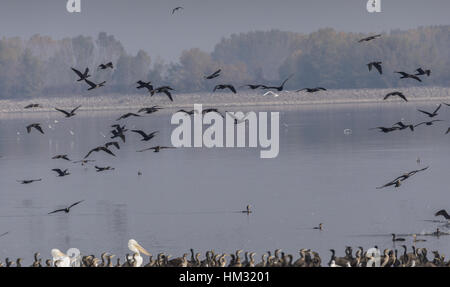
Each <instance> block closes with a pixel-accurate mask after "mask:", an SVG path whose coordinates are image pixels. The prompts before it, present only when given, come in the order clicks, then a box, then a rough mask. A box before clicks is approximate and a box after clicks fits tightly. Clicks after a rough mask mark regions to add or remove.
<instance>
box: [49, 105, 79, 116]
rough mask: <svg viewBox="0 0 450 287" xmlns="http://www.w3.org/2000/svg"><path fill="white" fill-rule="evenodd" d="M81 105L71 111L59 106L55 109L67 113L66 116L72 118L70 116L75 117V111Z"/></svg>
mask: <svg viewBox="0 0 450 287" xmlns="http://www.w3.org/2000/svg"><path fill="white" fill-rule="evenodd" d="M80 107H81V106H78V107H76V108H74V109H73V110H71V111H70V112H68V111H65V110H62V109H58V108H55V110H57V111H58V112H61V113H63V114H65V115H66V118H70V117H73V116H74V115H75V112H76V111H77V110H78V109H79V108H80Z"/></svg>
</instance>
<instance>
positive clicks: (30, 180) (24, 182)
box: [17, 178, 42, 184]
mask: <svg viewBox="0 0 450 287" xmlns="http://www.w3.org/2000/svg"><path fill="white" fill-rule="evenodd" d="M41 180H42V179H41V178H39V179H24V180H18V181H17V182H20V183H21V184H30V183H33V182H36V181H41Z"/></svg>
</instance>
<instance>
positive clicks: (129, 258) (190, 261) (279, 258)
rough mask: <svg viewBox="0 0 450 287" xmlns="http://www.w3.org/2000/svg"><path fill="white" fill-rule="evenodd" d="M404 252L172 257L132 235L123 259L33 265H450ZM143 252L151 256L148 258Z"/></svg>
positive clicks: (58, 256) (55, 254)
mask: <svg viewBox="0 0 450 287" xmlns="http://www.w3.org/2000/svg"><path fill="white" fill-rule="evenodd" d="M401 247H402V248H403V252H401V253H399V251H398V250H397V249H388V248H387V249H384V250H383V252H380V250H379V249H378V247H377V246H375V247H373V248H370V249H368V250H364V248H363V247H361V246H359V247H358V249H357V250H356V252H355V254H354V255H353V248H352V247H350V246H347V247H346V248H345V256H342V257H339V256H336V251H335V250H334V249H330V252H331V256H330V259H329V260H328V261H325V262H323V260H322V259H321V257H320V255H319V253H317V252H315V251H312V250H310V249H305V248H303V249H300V250H299V252H298V253H299V257H298V258H297V259H295V260H294V256H293V255H292V254H287V253H285V252H283V251H282V250H281V249H276V250H275V251H274V252H273V253H272V252H271V251H267V252H266V253H263V254H262V255H261V257H260V258H261V259H260V260H258V259H256V258H255V256H256V253H255V252H249V251H246V252H244V254H243V258H241V256H242V255H241V254H242V253H243V250H242V249H239V250H236V251H235V252H233V253H216V252H215V251H214V250H208V251H206V253H205V256H204V257H203V258H201V253H199V252H194V250H193V249H192V248H191V249H190V253H184V254H183V255H182V256H181V257H177V258H172V256H171V255H170V254H166V253H163V252H161V253H158V254H157V255H156V256H155V258H154V257H153V255H152V254H151V253H150V252H148V251H147V250H146V249H145V248H144V247H142V246H141V245H140V244H139V243H138V242H137V241H136V240H134V239H130V240H129V242H128V248H129V250H130V251H131V252H132V253H131V254H130V253H129V254H127V255H126V256H125V258H124V259H123V261H121V258H115V257H116V256H115V255H114V254H112V253H109V252H103V253H102V254H101V255H100V257H99V258H98V257H96V256H95V255H85V256H81V254H78V255H75V256H72V257H71V256H69V255H66V254H64V253H63V252H61V251H60V250H59V249H52V250H51V255H52V258H51V259H46V260H45V261H44V262H43V259H42V258H41V257H40V253H38V252H37V253H35V254H34V261H33V263H32V264H31V265H29V267H322V266H329V267H450V261H446V260H445V256H444V255H441V254H440V253H439V252H438V251H432V252H431V253H432V254H433V258H432V259H431V260H430V259H429V258H428V249H427V248H417V247H416V241H415V242H414V245H412V246H411V252H408V247H407V246H406V245H401ZM141 254H143V255H146V256H148V260H147V261H144V258H143V257H142V256H141ZM23 266H24V265H23V259H22V258H18V259H17V260H15V261H11V260H10V259H9V258H6V259H5V264H3V263H2V262H0V267H23Z"/></svg>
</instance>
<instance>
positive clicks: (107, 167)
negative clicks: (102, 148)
mask: <svg viewBox="0 0 450 287" xmlns="http://www.w3.org/2000/svg"><path fill="white" fill-rule="evenodd" d="M94 167H95V169H96V170H97V172H101V171H106V170H114V168H113V167H110V166H105V167H101V166H94Z"/></svg>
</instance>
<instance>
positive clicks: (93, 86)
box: [84, 79, 97, 89]
mask: <svg viewBox="0 0 450 287" xmlns="http://www.w3.org/2000/svg"><path fill="white" fill-rule="evenodd" d="M84 81H85V82H86V84H88V85H89V86H91V89H95V88H96V87H97V85H96V84H95V83H93V82H91V81H89V80H88V79H84Z"/></svg>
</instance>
